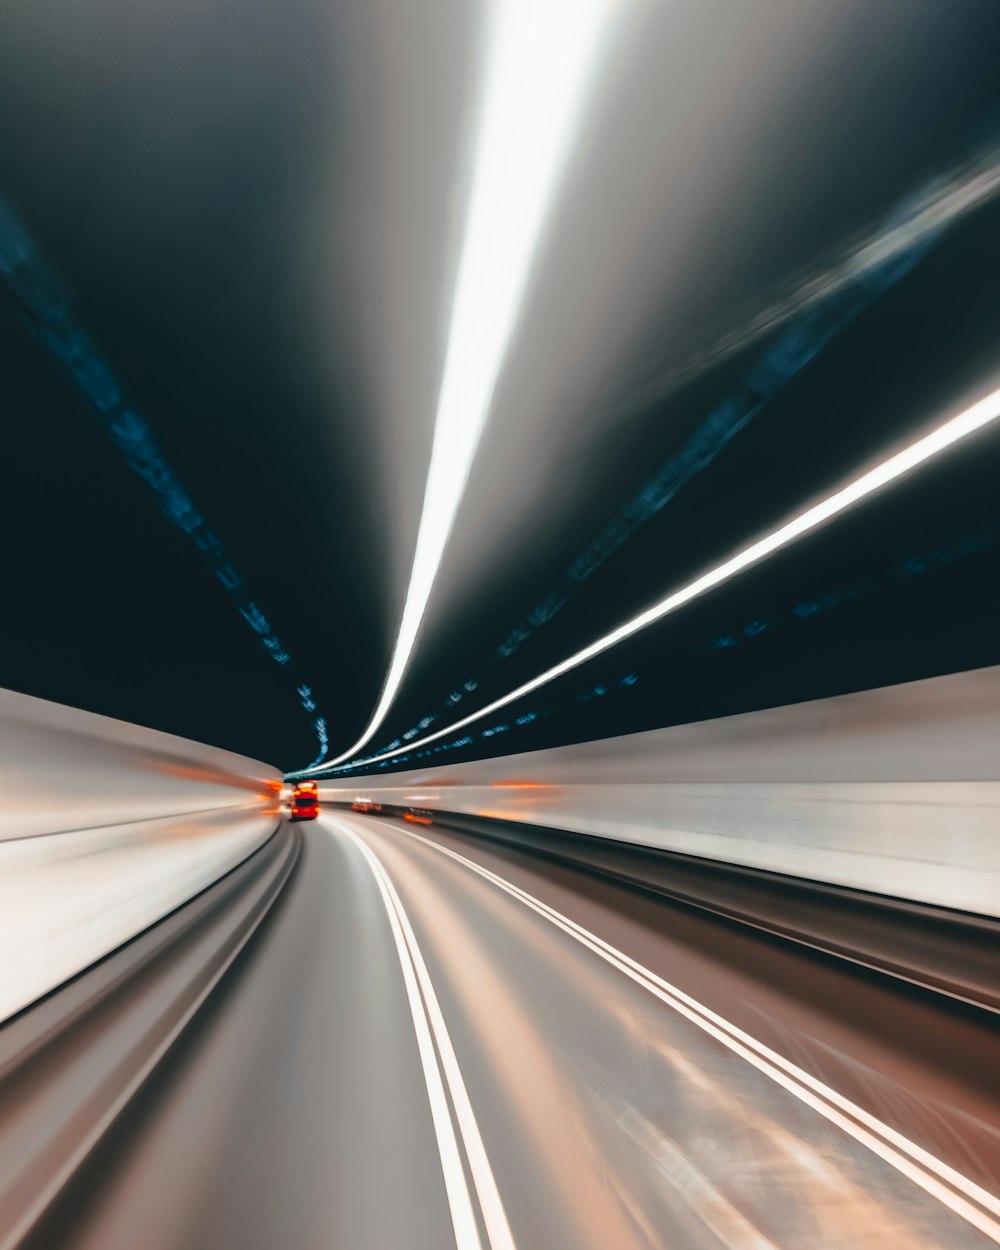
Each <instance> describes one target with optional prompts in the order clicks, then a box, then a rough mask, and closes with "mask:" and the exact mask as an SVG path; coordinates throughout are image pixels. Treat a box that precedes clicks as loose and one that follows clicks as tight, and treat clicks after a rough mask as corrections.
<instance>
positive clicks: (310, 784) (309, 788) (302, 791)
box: [290, 781, 319, 820]
mask: <svg viewBox="0 0 1000 1250" xmlns="http://www.w3.org/2000/svg"><path fill="white" fill-rule="evenodd" d="M318 815H319V786H318V784H317V783H316V782H315V781H300V782H299V784H298V785H297V786H296V787H295V789H294V790H293V791H292V810H291V814H290V819H292V820H315V819H316V817H317V816H318Z"/></svg>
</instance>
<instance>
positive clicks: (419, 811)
mask: <svg viewBox="0 0 1000 1250" xmlns="http://www.w3.org/2000/svg"><path fill="white" fill-rule="evenodd" d="M403 819H404V820H408V821H409V822H410V824H411V825H433V823H434V813H433V812H430V811H428V810H427V808H426V807H411V808H410V810H409V811H408V812H404V813H403Z"/></svg>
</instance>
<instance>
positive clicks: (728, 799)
mask: <svg viewBox="0 0 1000 1250" xmlns="http://www.w3.org/2000/svg"><path fill="white" fill-rule="evenodd" d="M321 794H322V797H323V798H324V799H326V800H332V801H340V802H350V801H352V800H353V799H355V798H363V797H370V798H373V799H377V800H379V801H381V802H383V803H388V804H394V805H398V806H402V807H421V808H428V809H438V810H442V811H455V812H462V813H466V814H470V815H477V816H486V817H489V816H494V817H498V818H502V819H504V820H515V821H523V822H527V823H530V824H535V825H542V826H547V827H550V828H559V829H567V830H571V831H574V832H577V833H581V834H597V835H600V836H602V837H608V838H617V839H620V840H622V841H626V842H634V843H638V844H642V845H647V846H654V847H661V848H663V849H667V850H671V851H678V852H682V853H684V854H687V855H696V856H701V857H703V858H706V859H713V860H719V861H722V862H726V863H732V864H740V865H744V866H748V867H753V868H761V869H766V870H769V871H773V872H779V873H785V874H788V875H791V876H796V877H802V878H805V879H808V880H813V881H818V882H824V883H827V884H834V885H844V886H850V887H852V888H855V889H862V890H867V891H873V892H875V893H880V894H885V895H890V896H893V897H896V898H902V899H909V900H912V901H916V902H924V903H932V904H935V905H937V906H943V907H949V908H955V909H958V910H961V911H967V912H974V913H978V914H982V915H988V916H998V915H1000V668H988V669H979V670H976V671H974V672H970V673H959V674H952V675H949V676H947V677H937V678H932V679H929V680H926V681H919V682H912V683H908V684H906V685H900V686H892V687H886V688H884V689H881V690H868V691H863V692H860V693H857V694H849V695H841V696H838V697H836V698H831V699H821V700H817V701H815V702H811V703H801V704H794V705H791V706H787V707H779V708H771V709H768V710H766V711H761V712H752V713H747V714H744V715H741V716H731V717H725V718H722V719H719V720H714V721H704V722H700V723H698V724H694V725H683V726H677V727H674V728H670V729H661V730H655V731H653V732H649V733H641V734H632V735H626V736H623V737H620V738H613V739H605V740H603V741H598V742H588V743H583V744H580V745H576V746H568V747H559V748H556V749H553V750H547V751H537V752H530V753H527V754H521V755H512V756H506V757H504V758H502V759H496V760H484V761H480V762H475V763H471V764H456V765H445V766H438V767H430V768H426V769H418V770H413V771H409V772H405V773H395V774H388V775H386V774H383V775H381V776H374V777H368V778H361V779H358V778H355V779H352V780H351V781H350V782H346V781H345V782H337V783H331V784H325V785H323V787H322V790H321Z"/></svg>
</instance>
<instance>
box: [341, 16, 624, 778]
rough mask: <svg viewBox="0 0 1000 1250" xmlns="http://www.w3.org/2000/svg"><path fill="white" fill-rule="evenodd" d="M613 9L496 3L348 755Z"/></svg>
mask: <svg viewBox="0 0 1000 1250" xmlns="http://www.w3.org/2000/svg"><path fill="white" fill-rule="evenodd" d="M623 4H624V0H495V2H494V5H493V9H494V12H493V20H492V23H491V30H490V39H489V44H488V53H487V54H488V62H487V70H486V82H485V89H484V93H483V98H482V105H481V111H480V120H479V134H478V142H477V146H476V151H475V157H474V168H473V176H472V190H471V198H470V201H469V209H468V217H467V219H466V228H465V238H464V241H463V245H462V252H461V258H460V260H459V266H458V277H457V283H456V287H455V299H454V304H453V306H452V313H451V327H450V330H449V335H448V344H447V348H446V351H445V362H444V374H443V377H442V381H441V392H440V395H439V398H438V407H437V416H436V419H435V423H434V440H433V444H432V448H431V460H430V467H429V469H428V473H427V484H426V487H425V489H424V503H423V510H422V512H421V516H420V525H419V528H418V531H417V543H416V548H415V551H414V556H413V568H412V569H411V572H410V584H409V587H408V589H407V592H406V600H405V603H404V605H403V614H402V618H401V620H400V625H399V634H398V636H397V638H396V644H395V647H394V649H393V653H392V659H391V661H390V664H389V669H388V672H387V674H386V678H385V684H384V686H383V687H382V693H381V695H380V696H379V701H378V704H377V705H376V708H375V711H374V712H373V713H372V717H371V720H370V721H369V723H368V726H367V728H366V729H365V731H364V733H363V734H362V735H361V737H360V738H359V739H358V740H357V742H355V743H354V745H353V746H352V747H350V749H349V750H347V751H344V752H343V754H341V755H338V756H337V757H336V758H335V759H333V760H331V761H330V764H331V765H336V764H339V763H340V762H341V761H342V760H345V759H348V758H349V757H350V756H353V755H356V754H357V752H358V751H359V750H360V749H361V748H362V747H363V746H364V745H365V743H366V742H369V741H370V740H371V738H372V735H373V734H374V733H375V732H376V731H377V730H378V728H379V726H380V725H381V724H382V722H383V721H384V720H385V717H386V714H387V713H388V711H389V708H390V706H391V705H392V702H393V700H394V699H395V697H396V693H397V691H398V690H399V686H400V683H401V682H402V680H403V676H404V674H405V672H406V669H407V666H408V665H409V662H410V658H411V656H412V655H413V649H414V647H415V645H416V641H417V635H418V634H419V632H420V626H421V623H422V622H423V619H424V614H425V612H426V610H427V603H428V600H429V599H430V595H431V591H432V589H433V587H434V581H435V579H436V577H437V574H438V569H439V568H440V565H441V558H442V556H443V554H444V549H445V546H446V544H447V542H448V538H449V536H450V534H451V530H452V526H453V524H454V521H455V515H456V513H457V511H458V507H459V504H460V503H461V500H462V495H463V493H464V491H465V484H466V482H467V481H468V478H469V472H470V470H471V468H472V461H473V457H474V456H475V453H476V447H477V446H478V444H479V438H480V435H481V434H482V431H483V427H484V425H485V424H486V418H487V416H488V414H489V409H490V404H491V402H492V399H493V390H494V387H495V385H496V381H497V376H498V374H499V372H500V368H501V366H502V364H503V361H504V357H505V355H506V352H507V347H508V345H509V343H510V339H511V335H512V333H513V330H514V325H515V323H516V321H517V316H518V313H519V311H520V307H521V302H522V299H523V296H524V290H525V286H526V284H527V279H528V274H529V272H530V269H531V264H532V260H533V259H534V255H535V251H536V247H537V244H538V240H539V237H540V234H541V230H542V226H543V224H544V221H545V216H546V213H547V211H548V209H549V207H550V205H551V202H552V199H553V195H554V192H555V189H556V186H557V183H558V181H559V178H560V175H561V174H562V171H563V169H564V167H565V164H566V159H567V157H568V155H569V152H570V149H571V147H572V142H573V138H574V136H575V135H576V133H577V131H578V129H579V123H580V114H581V110H582V107H583V104H584V101H585V98H586V93H587V87H588V84H589V83H590V81H591V79H592V76H593V73H594V70H595V68H596V65H597V61H598V53H599V50H600V48H601V47H602V45H603V43H604V42H605V37H606V35H607V33H608V29H609V26H610V22H611V18H612V15H613V14H615V13H617V12H619V11H620V10H621V8H622V7H623Z"/></svg>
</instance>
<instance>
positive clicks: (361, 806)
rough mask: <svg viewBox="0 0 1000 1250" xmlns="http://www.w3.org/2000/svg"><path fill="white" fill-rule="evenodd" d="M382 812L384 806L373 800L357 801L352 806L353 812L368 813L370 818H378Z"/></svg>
mask: <svg viewBox="0 0 1000 1250" xmlns="http://www.w3.org/2000/svg"><path fill="white" fill-rule="evenodd" d="M381 810H382V804H381V803H375V802H374V801H373V800H372V799H355V800H354V802H353V803H352V804H351V811H352V812H366V813H367V814H368V815H369V816H377V815H378V814H379V812H381Z"/></svg>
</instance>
